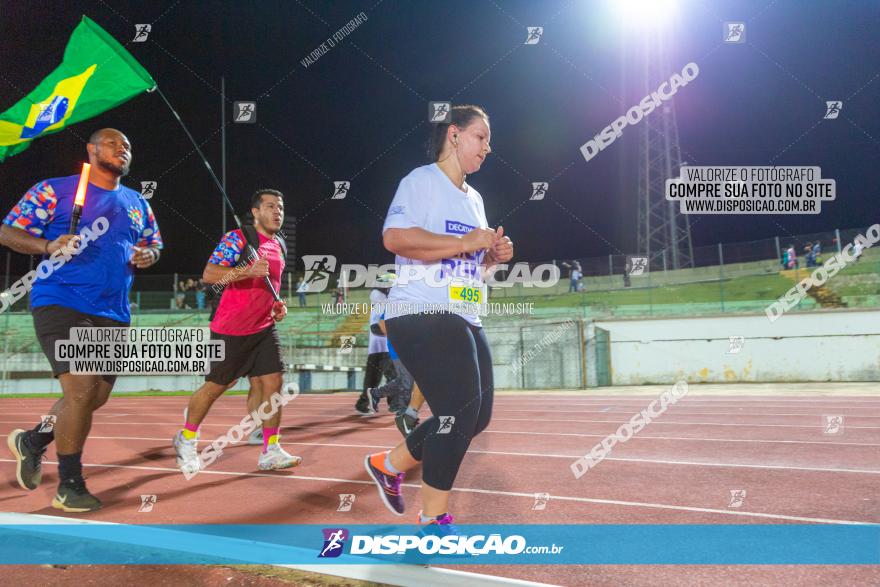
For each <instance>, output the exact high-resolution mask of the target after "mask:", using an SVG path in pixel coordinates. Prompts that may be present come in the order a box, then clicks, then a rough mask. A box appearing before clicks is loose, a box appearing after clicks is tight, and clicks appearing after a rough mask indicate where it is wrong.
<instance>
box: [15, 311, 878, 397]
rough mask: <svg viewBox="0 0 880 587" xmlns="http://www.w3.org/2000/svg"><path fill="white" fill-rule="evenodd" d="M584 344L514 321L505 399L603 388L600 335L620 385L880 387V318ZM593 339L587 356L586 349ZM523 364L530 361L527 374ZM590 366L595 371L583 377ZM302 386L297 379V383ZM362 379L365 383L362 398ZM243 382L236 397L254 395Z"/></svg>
mask: <svg viewBox="0 0 880 587" xmlns="http://www.w3.org/2000/svg"><path fill="white" fill-rule="evenodd" d="M588 326H589V327H588V328H586V329H585V336H584V337H582V334H581V328H580V326H579V325H578V322H577V321H572V322H568V321H562V320H538V319H535V318H531V319H525V320H506V321H504V322H497V323H490V324H487V326H486V331H487V336H488V338H489V342H490V344H491V346H492V354H493V363H494V365H493V367H494V369H493V373H494V378H495V387H496V388H498V389H511V388H513V389H516V388H526V389H541V388H544V389H547V388H554V389H556V388H569V389H578V388H581V387H582V381H583V380H584V378H586V379H587V382H588V385H589V386H590V387H593V386H594V385H595V382H596V374H595V372H594V369H595V366H594V365H592V364H591V362H594V361H595V352H593V350H592V349H591V347H590V339H591V332H592V331H593V326H598V327H600V328H603V329H605V330H607V331H609V332H610V336H611V373H612V384H613V385H641V384H647V383H657V384H667V383H672V382H674V381H676V380H678V379H682V378H683V379H686V380H687V381H689V382H707V383H725V382H729V383H733V382H747V383H752V382H796V381H880V310H873V311H870V310H840V311H818V312H809V313H791V314H786V315H784V316H782V317H781V318H780V319H778V320H777V321H776V322H773V323H771V322H770V321H769V320H768V319H767V318H766V316H764V315H763V314H761V315H752V316H744V315H717V316H703V317H696V318H687V317H674V318H655V319H644V318H640V319H629V320H626V319H620V320H597V321H595V322H594V323H592V324H590V325H588ZM731 336H742V337H744V344H743V347H742V349H741V350H740V351H739V353H736V354H730V353H729V352H728V351H729V348H730V337H731ZM584 339H586V343H587V346H586V349H584V351H582V348H581V344H582V342H584ZM521 357H525V358H526V360H525V362H524V364H523V365H522V368H518V367H516V366H515V365H517V364H518V362H519V360H520V358H521ZM585 357H586V362H587V369H586V374H584V373H583V370H584V358H585ZM285 359H286V360H287V361H288V362H292V363H318V364H328V365H342V366H361V367H362V366H364V365H365V363H366V349H365V348H355V349H353V352H352V353H350V354H341V353H339V351H338V349H336V348H298V349H292V350H291V349H285ZM8 360H9V363H7V365H6V368H7V369H8V370H13V371H14V370H24V371H39V370H48V368H49V367H48V363H47V362H46V359H45V357H43V356H42V354H39V353H31V354H18V355H14V356H12V357H9V358H8ZM292 380H294V381H295V380H296V378H292ZM362 381H363V372H360V373H358V374H357V388H358V389H360V387H361V385H362ZM201 382H202V378H201V377H196V376H154V377H125V376H121V377H119V379H118V380H117V384H116V386H115V389H116V390H117V391H142V390H147V389H159V390H167V391H172V390H195V389H197V388H198V386H199V385H200V384H201ZM347 387H348V386H347V374H345V373H321V372H316V373H313V375H312V388H313V389H315V390H328V389H346V388H347ZM246 388H247V382H246V381H240V382H239V385H238V387H237V389H246ZM46 391H59V387H58V382H57V381H55V380H52V379H49V378H44V379H24V380H0V393H27V392H46Z"/></svg>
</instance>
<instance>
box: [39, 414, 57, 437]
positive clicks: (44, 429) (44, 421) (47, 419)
mask: <svg viewBox="0 0 880 587" xmlns="http://www.w3.org/2000/svg"><path fill="white" fill-rule="evenodd" d="M56 420H57V417H56V416H55V415H54V414H49V415H47V416H43V417H42V418H40V427H39V428H37V432H38V433H41V434H42V433H48V432H52V431H53V430H55V421H56Z"/></svg>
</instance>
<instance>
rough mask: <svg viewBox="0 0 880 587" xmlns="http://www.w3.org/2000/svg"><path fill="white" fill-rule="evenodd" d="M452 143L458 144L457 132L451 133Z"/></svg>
mask: <svg viewBox="0 0 880 587" xmlns="http://www.w3.org/2000/svg"><path fill="white" fill-rule="evenodd" d="M452 144H453V145H455V146H456V147H457V146H458V133H456V134H454V135H452Z"/></svg>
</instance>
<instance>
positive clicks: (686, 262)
mask: <svg viewBox="0 0 880 587" xmlns="http://www.w3.org/2000/svg"><path fill="white" fill-rule="evenodd" d="M622 4H623V5H625V6H626V7H627V8H628V10H627V15H628V17H629V22H630V23H632V22H636V23H640V24H641V26H640V27H639V29H640V30H639V32H640V33H641V34H640V35H639V37H640V38H639V39H638V40H637V41H634V42H636V43H639V44H640V47H639V49H640V51H641V55H640V56H639V60H640V64H641V69H640V74H641V75H639V76H637V77H638V78H640V81H641V86H642V88H643V89H644V92H643V93H641V95H642V96H647V95H649V94H650V93H651V92H656V91H657V87H658V86H659V85H660V83H661V82H663V80H668V79H669V77H670V76H671V75H672V74H673V73H675V72H678V71H681V67H682V66H683V65H684V64H679V65H678V66H677V67H672V65H671V64H670V60H669V51H668V46H669V45H668V39H669V38H670V36H671V35H670V33H671V28H672V27H671V25H672V21H673V20H674V19H673V17H674V15H675V9H676V3H675V2H673V1H667V2H662V1H660V0H654V1H650V2H647V1H643V2H639V1H637V0H628V1H627V0H624V1H623V2H622ZM638 132H639V155H638V156H639V187H638V200H637V201H638V235H637V247H638V252H639V254H640V255H641V256H645V257H648V263H649V267H652V268H663V269H666V268H670V269H680V268H685V267H693V263H694V248H693V244H692V243H691V227H690V219H689V218H688V216H687V215H685V214H681V213H680V212H679V210H678V204H677V203H676V202H667V201H666V197H665V184H666V180H667V179H670V178H673V177H677V176H678V174H679V172H680V171H679V170H680V167H681V165H682V160H681V147H680V146H679V143H678V124H677V122H676V118H675V98H674V97H673V98H671V99H669V100H666V101H664V102H663V104H661V105H660V106H659V107H657V108H656V109H655V110H654V111H653V112H651V113H650V114H649V115H648V116H645V117H644V119H642V121H641V122H640V123H639V128H638Z"/></svg>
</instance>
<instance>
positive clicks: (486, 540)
mask: <svg viewBox="0 0 880 587" xmlns="http://www.w3.org/2000/svg"><path fill="white" fill-rule="evenodd" d="M322 533H323V546H322V547H321V551H320V553H319V554H318V558H330V557H338V556H339V555H340V554H342V553H343V551H344V550H345V543H346V541H349V542H350V545H349V548H348V552H347V554H352V555H382V554H386V555H405V554H409V553H416V554H421V555H438V554H439V555H458V556H462V555H465V556H467V555H470V556H479V555H493V554H494V555H518V554H559V553H561V552H562V549H563V548H564V546H557V545H556V544H553V545H550V546H528V545H527V543H526V539H525V537H523V536H521V535H518V534H512V535H509V536H506V537H503V536H502V535H501V534H488V535H486V534H474V535H472V536H468V535H465V534H454V535H448V536H436V535H433V534H428V533H426V534H424V535H421V534H387V535H372V536H370V535H363V534H350V533H349V531H348V530H347V529H345V528H326V529H324V530H322Z"/></svg>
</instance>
